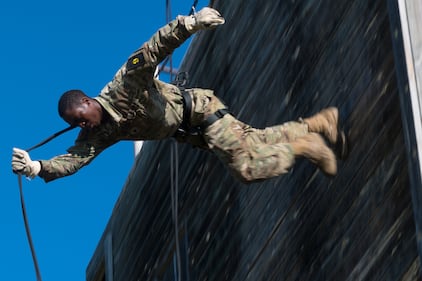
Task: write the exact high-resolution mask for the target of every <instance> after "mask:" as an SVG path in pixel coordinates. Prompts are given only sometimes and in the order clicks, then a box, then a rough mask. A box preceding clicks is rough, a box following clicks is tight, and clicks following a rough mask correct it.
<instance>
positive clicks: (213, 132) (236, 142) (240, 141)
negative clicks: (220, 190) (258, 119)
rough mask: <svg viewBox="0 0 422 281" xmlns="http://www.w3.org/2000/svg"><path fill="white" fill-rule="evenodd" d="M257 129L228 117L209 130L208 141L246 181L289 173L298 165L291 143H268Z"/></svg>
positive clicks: (222, 158)
mask: <svg viewBox="0 0 422 281" xmlns="http://www.w3.org/2000/svg"><path fill="white" fill-rule="evenodd" d="M256 132H257V130H256V129H253V128H251V127H250V126H249V125H247V124H244V123H242V122H240V121H239V120H236V119H235V118H234V117H233V116H231V115H229V114H227V115H225V116H224V117H223V118H221V119H220V120H218V121H217V122H215V123H214V124H212V125H211V126H209V127H208V128H207V129H206V130H205V134H204V136H205V139H206V141H207V143H208V144H209V147H210V148H211V149H212V150H213V151H214V152H215V153H216V155H217V156H218V157H219V158H220V159H221V160H222V161H223V162H224V163H226V164H227V165H228V166H229V167H230V168H231V171H232V172H233V174H234V175H235V176H236V177H237V178H239V179H240V180H241V181H243V182H251V181H255V180H261V179H267V178H270V177H275V176H278V175H281V174H283V173H286V172H287V171H288V169H289V168H290V167H291V166H292V165H293V163H294V154H293V151H292V149H291V147H290V145H289V144H288V143H278V144H265V143H263V142H262V141H261V138H260V136H258V135H257V134H256Z"/></svg>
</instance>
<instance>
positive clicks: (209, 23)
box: [185, 7, 225, 33]
mask: <svg viewBox="0 0 422 281" xmlns="http://www.w3.org/2000/svg"><path fill="white" fill-rule="evenodd" d="M224 23H225V20H224V18H223V17H222V16H221V14H220V13H219V12H218V11H217V10H215V9H213V8H209V7H205V8H203V9H202V10H200V11H199V12H198V13H195V14H194V15H191V16H187V17H185V26H186V29H187V30H188V31H189V32H190V33H195V32H196V31H198V30H201V29H214V28H216V27H217V26H219V25H221V24H224Z"/></svg>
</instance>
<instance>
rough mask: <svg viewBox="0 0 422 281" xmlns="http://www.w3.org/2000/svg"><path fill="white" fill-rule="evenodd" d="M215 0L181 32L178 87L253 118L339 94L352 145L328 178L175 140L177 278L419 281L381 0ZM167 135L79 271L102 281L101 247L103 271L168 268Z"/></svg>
mask: <svg viewBox="0 0 422 281" xmlns="http://www.w3.org/2000/svg"><path fill="white" fill-rule="evenodd" d="M214 4H215V7H216V8H217V9H218V10H220V11H221V13H222V14H223V15H224V16H225V18H226V24H225V25H224V26H222V27H221V28H218V29H217V30H215V31H212V32H202V33H201V34H199V35H198V36H197V37H196V38H195V40H194V41H193V42H192V45H191V48H190V50H189V51H188V53H187V54H186V59H185V62H184V65H183V67H182V68H183V69H185V70H188V71H189V73H190V78H191V80H190V86H192V87H197V86H198V87H204V88H213V89H215V91H216V94H217V95H218V96H219V97H221V98H222V99H223V100H224V101H225V102H226V104H227V105H229V107H230V109H231V110H232V111H233V112H234V113H235V115H236V116H237V117H238V118H239V119H240V120H242V121H245V122H247V123H250V124H251V125H253V126H256V127H264V126H269V125H275V124H278V123H281V122H284V121H288V120H292V119H297V118H298V117H299V116H309V115H311V114H313V113H315V112H317V111H318V110H320V109H322V108H324V107H326V106H329V105H335V106H338V107H339V109H340V112H341V118H342V120H343V122H344V124H345V126H346V128H347V129H348V132H349V138H350V143H351V146H350V156H349V158H348V159H347V161H345V162H339V172H338V175H337V176H336V177H334V178H326V177H325V176H324V175H322V174H321V173H320V172H318V170H316V169H315V167H314V166H312V165H311V164H310V163H309V162H307V161H305V160H298V161H297V163H296V165H295V167H294V169H293V170H292V171H291V172H290V173H289V174H287V175H284V176H281V177H278V178H275V179H271V180H268V181H265V182H262V183H256V184H252V185H243V184H241V183H239V182H238V181H236V180H235V179H234V178H232V176H231V175H230V174H229V173H228V172H227V170H226V169H225V167H224V166H223V165H222V164H221V163H220V162H219V161H218V159H217V158H216V157H215V156H214V155H212V154H209V153H207V152H203V151H200V150H198V149H193V148H192V147H190V146H188V145H183V144H179V145H178V155H179V159H178V160H179V193H178V194H179V198H178V199H179V200H178V203H179V205H178V209H179V218H178V220H179V230H180V232H179V234H180V235H179V236H180V238H181V241H180V244H181V250H180V252H181V259H182V271H183V272H182V274H183V280H216V281H217V280H253V281H255V280H312V281H315V280H321V281H323V280H333V281H337V280H394V281H396V280H419V276H418V275H419V272H420V266H419V258H418V254H417V248H416V242H415V226H414V219H413V213H412V204H411V194H410V189H409V179H408V168H407V162H406V153H405V147H404V140H403V132H402V122H401V112H400V100H399V94H398V89H397V82H396V73H395V63H394V56H393V49H392V48H393V47H392V39H391V38H392V37H391V36H392V35H391V34H392V32H391V31H390V21H389V14H388V11H387V3H386V1H384V0H373V1H367V0H355V1H349V0H320V1H317V0H313V1H312V0H307V1H305V0H296V1H293V0H292V1H277V0H272V1H253V0H241V1H240V0H239V1H215V3H214ZM171 147H172V141H164V142H159V143H158V142H157V143H147V144H146V145H145V147H144V148H143V151H142V153H141V157H138V159H137V160H136V164H135V166H134V167H133V170H132V171H131V173H130V175H129V177H128V180H127V183H126V185H125V188H124V189H123V191H122V194H121V196H120V198H119V201H118V202H117V204H116V206H115V209H114V212H113V215H112V217H111V219H110V222H109V225H108V227H107V229H106V230H105V233H104V237H106V236H107V235H111V237H112V246H111V249H112V251H110V252H108V253H107V251H106V250H105V249H106V248H107V247H105V246H104V244H105V238H104V237H103V239H102V240H101V241H100V243H99V246H98V249H97V251H96V252H95V254H94V256H93V258H92V260H91V263H90V264H89V266H88V269H87V280H90V281H93V280H102V279H101V278H103V276H102V273H101V271H102V270H104V262H105V260H107V259H106V257H107V256H108V257H110V255H111V257H112V260H113V262H112V264H113V267H112V270H113V272H114V273H113V279H112V280H174V279H173V275H172V272H173V265H174V264H173V263H174V259H173V253H174V249H175V240H174V237H175V232H174V226H173V222H172V212H171V202H172V199H171V192H170V190H171V188H170V168H171V161H170V158H171V157H170V155H171ZM109 237H110V236H109ZM109 245H110V244H109ZM105 270H106V271H107V268H106V269H105ZM109 270H110V268H109ZM110 280H111V279H110Z"/></svg>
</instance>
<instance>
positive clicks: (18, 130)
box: [0, 0, 208, 281]
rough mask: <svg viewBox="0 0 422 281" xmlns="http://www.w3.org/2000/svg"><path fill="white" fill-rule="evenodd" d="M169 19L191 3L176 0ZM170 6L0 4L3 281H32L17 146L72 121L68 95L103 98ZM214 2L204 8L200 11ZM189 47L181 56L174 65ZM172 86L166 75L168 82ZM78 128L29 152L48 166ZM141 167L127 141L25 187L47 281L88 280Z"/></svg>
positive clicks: (77, 1)
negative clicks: (66, 173) (130, 178)
mask: <svg viewBox="0 0 422 281" xmlns="http://www.w3.org/2000/svg"><path fill="white" fill-rule="evenodd" d="M171 2H172V3H171V4H172V18H175V17H176V16H177V15H178V14H187V13H188V12H189V9H190V6H191V5H192V3H193V1H191V0H184V1H182V0H173V1H171ZM165 3H166V1H165V0H154V1H118V2H116V1H107V0H106V1H81V0H73V1H51V0H40V1H29V0H24V1H6V2H4V3H2V4H1V7H0V37H1V41H0V42H1V44H0V46H1V47H0V48H1V52H0V65H1V68H0V69H1V70H0V71H1V73H0V84H1V86H2V87H1V92H2V93H1V98H2V105H3V110H1V113H0V114H1V115H2V116H1V120H2V121H3V126H2V131H3V133H2V134H1V138H0V155H1V157H0V159H1V160H0V182H1V189H0V192H1V195H0V208H1V212H0V220H1V231H0V243H1V246H0V247H1V251H0V271H1V275H2V276H1V280H16V281H20V280H25V281H27V280H35V279H36V278H35V272H34V267H33V264H32V258H31V253H30V250H29V246H28V242H27V239H26V235H25V229H24V224H23V219H22V213H21V208H20V201H19V189H18V182H17V177H16V175H14V174H13V173H12V172H11V164H10V160H11V153H12V148H13V147H19V148H24V149H25V148H29V147H31V146H32V145H34V144H36V143H38V142H39V141H41V140H43V139H45V138H46V137H48V136H50V135H51V134H53V133H54V132H56V131H58V130H61V129H63V128H64V127H65V126H66V124H65V123H64V122H63V121H62V120H61V119H60V118H59V117H58V114H57V100H58V98H59V97H60V95H61V94H62V93H63V92H64V91H66V90H69V89H75V88H77V89H82V90H84V91H85V92H86V93H87V94H88V95H89V96H96V95H97V94H98V93H99V91H100V90H101V89H102V87H103V86H104V85H105V84H106V83H107V82H108V81H109V80H110V79H111V78H112V77H113V75H114V73H115V72H116V71H117V69H118V68H119V67H120V66H121V65H122V64H123V63H124V62H125V61H126V59H127V58H128V56H129V55H130V54H131V52H132V51H134V50H135V49H137V48H138V47H139V46H140V45H141V44H142V43H143V42H144V41H146V40H147V39H149V37H150V36H151V35H152V34H153V32H155V31H156V30H157V29H158V28H159V27H161V26H162V25H164V24H165V23H166V12H165ZM207 4H208V1H199V4H198V8H201V7H203V6H206V5H207ZM187 47H188V43H186V44H185V45H183V46H182V47H181V48H179V49H178V50H177V51H176V52H175V57H174V65H175V66H176V67H177V66H178V65H179V64H180V61H181V59H182V58H183V55H184V53H185V51H186V48H187ZM163 80H165V78H163ZM77 131H78V130H74V131H72V132H69V133H67V134H66V135H64V136H62V137H60V138H59V139H56V140H53V141H52V142H50V143H49V144H47V145H46V146H44V147H41V148H38V149H37V150H34V151H33V152H31V157H32V159H49V158H50V157H52V156H54V155H57V154H61V153H64V152H65V149H66V148H68V147H69V146H70V145H72V143H73V141H74V139H75V137H76V135H77ZM133 160H134V153H133V143H131V142H121V143H119V144H117V145H115V146H113V147H112V148H110V149H108V150H107V151H105V152H104V153H103V154H101V155H100V156H99V157H98V158H97V159H95V161H94V162H92V163H91V164H90V165H89V166H87V167H85V168H84V169H82V170H81V171H79V172H78V173H77V174H75V175H73V176H71V177H66V178H63V179H59V180H56V181H53V182H51V183H48V184H45V183H44V182H43V181H42V180H41V179H40V178H36V179H34V180H31V181H28V180H24V182H23V183H24V187H23V188H24V193H25V199H26V204H27V211H28V215H29V222H30V226H31V231H32V236H33V240H34V244H35V248H36V252H37V256H38V261H39V265H40V268H41V273H42V277H43V280H44V281H49V280H55V281H56V280H59V281H66V280H72V281H75V280H85V269H86V266H87V265H88V262H89V260H90V258H91V256H92V254H93V252H94V251H95V248H96V246H97V242H98V240H99V239H100V237H101V235H102V233H103V230H104V228H105V226H106V224H107V221H108V218H109V216H110V214H111V212H112V209H113V207H114V204H115V202H116V200H117V198H118V195H119V193H120V191H121V188H122V187H123V185H124V182H125V180H126V176H127V174H128V172H129V171H130V169H131V167H132V164H133Z"/></svg>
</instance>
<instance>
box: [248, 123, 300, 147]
mask: <svg viewBox="0 0 422 281" xmlns="http://www.w3.org/2000/svg"><path fill="white" fill-rule="evenodd" d="M249 131H251V133H250V135H251V137H256V138H259V139H260V141H261V142H263V143H266V144H276V143H284V142H292V141H294V140H295V139H297V138H299V137H303V136H304V135H306V134H308V125H307V124H306V123H304V122H295V121H290V122H286V123H283V124H281V125H277V126H272V127H267V128H265V129H254V128H249Z"/></svg>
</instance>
